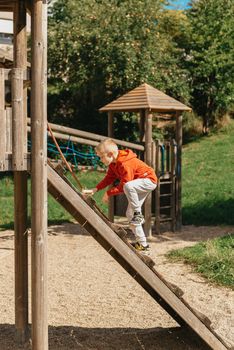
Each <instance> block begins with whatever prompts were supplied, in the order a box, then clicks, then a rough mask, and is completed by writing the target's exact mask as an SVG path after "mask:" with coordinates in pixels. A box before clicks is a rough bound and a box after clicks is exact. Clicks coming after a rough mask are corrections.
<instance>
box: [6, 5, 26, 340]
mask: <svg viewBox="0 0 234 350" xmlns="http://www.w3.org/2000/svg"><path fill="white" fill-rule="evenodd" d="M14 67H15V68H21V69H26V67H27V36H26V9H25V3H24V1H23V0H20V1H18V2H17V3H16V4H15V7H14ZM15 72H17V69H16V70H15ZM18 72H19V74H21V73H20V70H19V71H18ZM16 78H17V77H16ZM20 78H21V77H20ZM15 83H20V84H21V83H22V81H21V80H20V81H17V80H16V81H15ZM15 88H16V86H15ZM21 88H22V87H20V89H21ZM22 90H23V88H22ZM17 93H18V91H17V89H16V91H15V92H14V88H13V99H14V98H15V99H17V98H18V97H17ZM19 97H20V98H23V100H22V101H21V106H19V109H17V107H18V106H17V104H18V102H17V101H15V102H13V105H14V111H15V116H14V117H15V121H14V128H15V131H16V132H15V134H14V140H15V141H14V152H15V158H14V161H13V164H14V162H15V161H16V162H17V166H16V169H17V170H18V167H19V170H20V169H21V166H19V165H18V149H17V147H18V146H19V147H20V157H21V160H20V161H22V157H23V153H24V152H25V148H24V146H23V145H24V144H25V142H26V141H25V140H22V138H21V139H18V137H17V132H18V133H19V131H20V132H21V133H22V137H25V130H24V126H23V125H26V123H27V114H26V113H24V112H25V106H26V98H25V92H24V94H23V96H21V95H20V96H19ZM22 104H23V105H24V107H23V109H22ZM18 111H19V113H20V114H19V115H17V114H16V113H18ZM11 112H12V111H10V113H9V114H10V117H11V115H12V113H11ZM18 122H19V124H18ZM10 125H12V121H10ZM18 126H19V127H21V128H23V129H19V130H17V129H16V128H17V127H18ZM11 135H12V134H11ZM18 142H20V144H19V145H18V144H17V143H18ZM10 147H11V149H12V144H11V146H10ZM14 184H15V191H14V203H15V210H14V212H15V214H14V215H15V225H14V229H15V326H16V334H17V339H18V341H19V342H20V343H24V342H26V341H27V339H28V336H29V334H28V226H27V172H26V171H15V172H14Z"/></svg>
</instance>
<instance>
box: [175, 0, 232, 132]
mask: <svg viewBox="0 0 234 350" xmlns="http://www.w3.org/2000/svg"><path fill="white" fill-rule="evenodd" d="M191 5H192V7H191V9H189V10H188V11H187V16H188V20H189V26H187V27H186V29H187V31H186V33H185V34H184V35H183V38H184V41H183V43H182V45H183V47H184V48H185V50H186V57H185V68H186V69H188V70H189V72H190V75H191V90H192V100H191V104H192V106H193V108H194V110H195V111H196V112H197V114H198V115H200V116H202V118H203V121H204V128H205V130H206V131H207V128H208V127H209V126H210V125H214V123H215V121H216V119H217V118H220V117H222V116H223V115H224V114H225V113H227V112H230V111H233V103H234V2H233V1H232V0H199V1H192V4H191Z"/></svg>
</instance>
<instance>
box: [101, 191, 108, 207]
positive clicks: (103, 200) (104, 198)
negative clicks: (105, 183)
mask: <svg viewBox="0 0 234 350" xmlns="http://www.w3.org/2000/svg"><path fill="white" fill-rule="evenodd" d="M108 200H109V196H108V194H107V192H105V193H104V196H103V197H102V202H103V203H105V204H107V203H108Z"/></svg>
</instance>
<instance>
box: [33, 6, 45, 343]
mask: <svg viewBox="0 0 234 350" xmlns="http://www.w3.org/2000/svg"><path fill="white" fill-rule="evenodd" d="M46 62H47V1H45V0H32V90H31V123H32V129H31V137H32V156H31V160H32V161H31V164H32V167H31V169H32V170H31V177H32V348H33V350H47V349H48V320H47V318H48V316H47V313H48V311H47V302H48V297H47V140H46V126H47V97H46V96H47V79H46V72H47V64H46Z"/></svg>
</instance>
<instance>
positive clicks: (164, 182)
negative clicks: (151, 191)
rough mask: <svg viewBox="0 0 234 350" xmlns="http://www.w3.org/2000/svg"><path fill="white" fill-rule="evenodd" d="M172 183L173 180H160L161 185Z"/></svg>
mask: <svg viewBox="0 0 234 350" xmlns="http://www.w3.org/2000/svg"><path fill="white" fill-rule="evenodd" d="M169 184H170V185H171V184H172V181H163V182H160V186H162V185H169Z"/></svg>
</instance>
